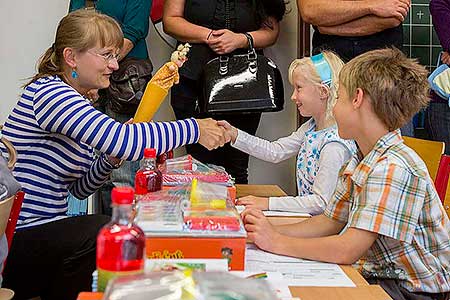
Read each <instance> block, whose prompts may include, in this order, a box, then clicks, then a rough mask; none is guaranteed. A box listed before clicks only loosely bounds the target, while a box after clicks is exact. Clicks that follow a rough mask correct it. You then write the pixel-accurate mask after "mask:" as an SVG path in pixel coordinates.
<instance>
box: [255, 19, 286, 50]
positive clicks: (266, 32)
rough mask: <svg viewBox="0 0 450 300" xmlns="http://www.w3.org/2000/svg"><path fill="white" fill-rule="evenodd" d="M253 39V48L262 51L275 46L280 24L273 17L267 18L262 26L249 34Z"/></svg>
mask: <svg viewBox="0 0 450 300" xmlns="http://www.w3.org/2000/svg"><path fill="white" fill-rule="evenodd" d="M249 33H250V35H251V36H252V37H253V41H254V46H255V48H258V49H264V48H267V47H269V46H272V45H273V44H275V42H276V41H277V39H278V35H279V33H280V24H279V23H278V21H277V20H276V19H275V18H273V17H268V18H267V20H266V21H265V22H263V24H262V26H261V27H260V28H259V29H258V30H256V31H251V32H249Z"/></svg>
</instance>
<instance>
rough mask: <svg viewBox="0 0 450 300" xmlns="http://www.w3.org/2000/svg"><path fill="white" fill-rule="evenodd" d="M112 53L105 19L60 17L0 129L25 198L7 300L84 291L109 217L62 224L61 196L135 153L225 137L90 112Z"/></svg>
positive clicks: (199, 126)
mask: <svg viewBox="0 0 450 300" xmlns="http://www.w3.org/2000/svg"><path fill="white" fill-rule="evenodd" d="M122 45H123V34H122V31H121V29H120V26H119V24H118V23H117V22H116V21H115V20H114V19H112V18H111V17H108V16H106V15H102V14H99V13H97V12H95V11H93V10H78V11H75V12H72V13H70V14H68V15H67V16H65V17H64V18H63V19H62V20H61V21H60V23H59V25H58V28H57V31H56V38H55V42H54V43H53V45H52V46H51V47H50V48H49V49H48V50H47V51H46V52H45V54H44V55H43V56H42V58H41V60H40V63H39V66H38V73H37V74H36V75H35V76H34V77H33V79H32V80H31V81H30V82H29V83H28V84H27V85H26V86H25V87H24V91H23V94H22V96H21V98H20V100H19V101H18V103H17V105H16V106H15V107H14V109H13V111H12V112H11V114H10V115H9V117H8V119H7V121H6V123H5V125H4V128H3V130H2V131H3V135H4V136H5V137H6V138H7V139H8V140H10V141H11V142H12V144H13V145H14V147H15V148H16V150H17V153H18V159H17V163H16V167H15V169H14V176H15V178H16V179H17V180H18V181H19V183H20V184H21V185H22V189H23V191H24V192H25V199H24V202H23V206H22V210H21V212H20V216H19V221H18V225H17V232H16V234H15V236H14V241H13V244H12V247H11V251H10V255H9V257H8V261H7V265H6V268H5V271H4V278H5V279H4V285H5V286H6V287H9V288H12V289H13V290H14V291H15V292H16V298H15V299H29V298H33V297H37V296H40V297H41V299H43V300H45V299H65V300H70V299H76V297H77V294H78V292H80V291H82V290H90V289H91V278H92V277H91V274H92V272H93V271H94V269H95V249H96V236H97V233H98V230H99V229H100V228H101V227H102V225H103V224H105V223H106V222H107V221H109V218H108V217H105V216H101V215H89V216H79V217H67V215H66V212H67V199H66V197H67V195H68V193H69V191H70V192H71V194H72V195H74V196H75V197H77V198H79V199H84V198H86V197H88V196H89V195H91V194H92V193H93V192H95V191H96V190H97V189H98V188H99V187H100V186H101V185H102V184H103V183H104V182H105V181H106V180H107V178H108V176H109V174H110V173H111V171H112V170H113V169H115V168H118V167H119V165H120V164H119V162H120V161H121V160H129V161H133V160H139V159H141V158H142V156H143V152H144V148H149V147H151V148H156V149H157V152H158V153H163V152H166V151H168V150H171V149H173V148H176V147H179V146H182V145H185V144H192V143H196V142H199V143H201V144H202V145H204V146H205V147H207V148H209V149H213V148H216V147H218V146H220V145H223V144H224V143H225V140H226V139H225V137H224V133H225V131H224V130H223V128H222V127H220V126H218V125H217V123H216V121H213V120H211V119H207V120H196V119H186V120H180V121H176V122H159V123H158V122H155V123H139V124H121V123H119V122H116V121H115V120H113V119H111V118H110V117H108V116H107V115H105V114H103V113H101V112H99V111H97V110H96V109H95V108H94V107H92V105H91V103H90V102H89V101H88V100H87V99H86V97H85V95H86V94H87V93H88V92H89V91H91V90H96V89H102V88H106V87H108V86H109V79H110V76H111V73H112V72H113V71H114V70H117V68H118V63H117V58H118V53H119V52H120V49H121V47H122ZM171 71H172V73H170V74H169V75H168V78H164V79H167V80H165V81H164V82H166V83H167V82H171V83H172V84H173V81H175V80H176V78H177V75H178V74H177V69H176V68H174V69H172V70H171ZM169 77H170V78H169ZM172 79H173V80H172ZM171 80H172V81H171ZM94 149H95V150H97V151H99V152H100V153H101V154H100V155H99V156H98V157H96V156H95V155H94Z"/></svg>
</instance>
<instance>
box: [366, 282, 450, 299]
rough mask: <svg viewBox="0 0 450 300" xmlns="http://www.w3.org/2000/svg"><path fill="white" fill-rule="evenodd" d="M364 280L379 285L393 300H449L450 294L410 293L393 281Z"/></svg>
mask: <svg viewBox="0 0 450 300" xmlns="http://www.w3.org/2000/svg"><path fill="white" fill-rule="evenodd" d="M366 280H367V281H368V282H369V283H370V284H378V285H380V286H381V287H382V288H383V289H384V291H385V292H386V293H388V294H389V296H391V298H392V299H394V300H449V299H450V293H448V292H447V293H435V294H432V293H412V292H410V291H408V290H406V289H405V288H403V287H401V286H400V281H399V280H395V279H374V278H369V279H367V278H366Z"/></svg>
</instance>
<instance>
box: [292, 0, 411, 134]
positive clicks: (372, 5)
mask: <svg viewBox="0 0 450 300" xmlns="http://www.w3.org/2000/svg"><path fill="white" fill-rule="evenodd" d="M410 5H411V1H410V0H380V1H375V0H368V1H351V0H350V1H349V0H336V1H333V4H332V5H331V4H330V2H329V1H328V0H297V6H298V11H299V13H300V14H301V16H302V18H303V20H304V21H305V22H306V23H309V24H311V25H313V28H314V34H313V38H312V46H313V51H312V52H313V54H317V53H319V52H320V51H322V50H332V51H334V52H336V53H337V54H338V55H339V56H340V57H341V59H342V60H343V61H344V62H347V61H349V60H351V59H352V58H354V57H355V56H358V55H360V54H362V53H364V52H367V51H370V50H375V49H380V48H385V47H396V48H398V49H400V50H401V49H402V46H403V28H402V22H403V21H404V19H405V17H406V15H407V14H408V11H409V8H410ZM401 131H402V134H403V135H407V136H413V135H414V126H413V123H412V121H410V122H409V123H407V124H406V125H405V126H404V127H402V128H401Z"/></svg>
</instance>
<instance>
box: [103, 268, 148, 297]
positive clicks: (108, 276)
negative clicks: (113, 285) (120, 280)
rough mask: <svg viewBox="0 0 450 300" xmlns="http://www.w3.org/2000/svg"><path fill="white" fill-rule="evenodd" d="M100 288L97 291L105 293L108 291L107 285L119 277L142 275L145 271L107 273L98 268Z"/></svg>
mask: <svg viewBox="0 0 450 300" xmlns="http://www.w3.org/2000/svg"><path fill="white" fill-rule="evenodd" d="M97 271H98V286H97V290H98V291H99V292H104V291H105V289H106V285H107V284H108V282H109V281H110V280H111V279H113V278H116V277H118V276H127V275H136V274H142V273H144V270H136V271H107V270H103V269H100V268H98V269H97Z"/></svg>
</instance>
